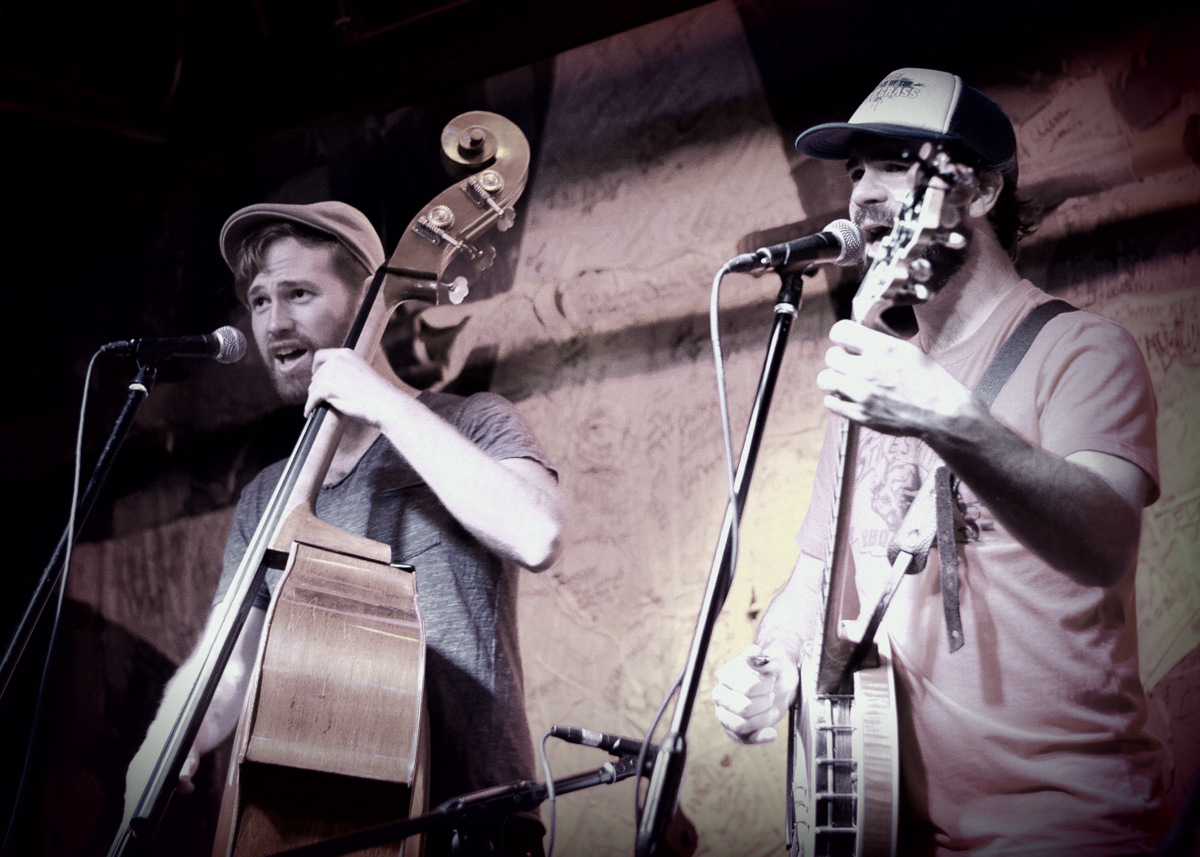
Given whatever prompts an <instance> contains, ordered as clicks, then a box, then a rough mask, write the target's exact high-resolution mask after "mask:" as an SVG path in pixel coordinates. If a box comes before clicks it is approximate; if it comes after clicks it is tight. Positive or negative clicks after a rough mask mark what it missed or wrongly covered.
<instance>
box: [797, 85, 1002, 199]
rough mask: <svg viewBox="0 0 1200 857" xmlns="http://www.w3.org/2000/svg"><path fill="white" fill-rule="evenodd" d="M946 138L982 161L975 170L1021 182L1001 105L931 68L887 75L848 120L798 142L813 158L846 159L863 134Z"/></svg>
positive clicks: (810, 132) (809, 132)
mask: <svg viewBox="0 0 1200 857" xmlns="http://www.w3.org/2000/svg"><path fill="white" fill-rule="evenodd" d="M863 134H869V135H875V136H881V137H902V138H906V139H916V140H945V141H948V142H952V143H957V144H959V145H960V146H962V147H964V148H966V149H967V150H968V151H969V152H971V153H972V154H974V155H975V156H976V157H978V158H979V163H978V164H976V165H974V166H979V167H985V168H988V169H994V170H997V171H999V172H1000V173H1001V174H1002V175H1004V176H1005V177H1006V178H1007V179H1009V181H1011V182H1012V183H1013V184H1016V181H1017V138H1016V135H1015V134H1014V133H1013V126H1012V122H1011V121H1010V120H1009V118H1008V116H1007V115H1005V113H1004V111H1003V110H1001V109H1000V106H999V105H998V104H996V102H994V101H992V100H991V99H990V98H988V97H987V96H986V95H984V94H983V93H982V92H980V91H979V90H978V89H975V88H973V87H970V86H967V85H966V84H964V83H963V81H962V78H961V77H959V76H958V75H956V74H950V73H949V72H945V71H934V70H933V69H927V68H902V69H898V70H897V71H894V72H892V73H891V74H889V75H888V76H887V77H885V78H884V79H883V80H882V81H881V82H880V83H879V85H878V86H876V87H875V89H874V90H873V91H872V92H871V94H870V95H868V96H867V99H866V101H864V102H863V103H862V104H861V105H859V108H858V109H857V110H855V111H854V115H853V116H851V117H850V120H849V121H848V122H828V123H825V124H823V125H815V126H813V127H812V128H809V129H808V130H807V131H805V132H804V133H803V134H801V135H800V136H799V137H797V138H796V148H797V149H798V150H799V151H800V153H801V154H804V155H808V156H809V157H810V158H820V159H823V160H842V159H844V158H848V157H849V156H850V152H851V148H852V147H853V145H854V141H855V139H856V138H858V137H859V136H860V135H863Z"/></svg>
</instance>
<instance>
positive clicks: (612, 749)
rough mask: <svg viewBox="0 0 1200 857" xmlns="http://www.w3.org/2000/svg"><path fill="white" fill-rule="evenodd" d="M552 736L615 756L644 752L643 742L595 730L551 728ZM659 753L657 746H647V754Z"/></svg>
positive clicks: (634, 754)
mask: <svg viewBox="0 0 1200 857" xmlns="http://www.w3.org/2000/svg"><path fill="white" fill-rule="evenodd" d="M550 734H551V735H552V736H554V737H555V738H561V739H562V740H564V741H566V742H567V743H568V744H583V745H584V746H585V747H599V748H600V749H601V750H605V751H607V752H608V753H610V754H611V755H613V756H636V755H637V754H638V753H640V752H642V742H641V741H636V740H634V739H633V738H622V737H621V736H620V735H609V734H607V733H605V732H597V731H596V730H594V729H576V728H575V727H574V726H551V727H550ZM657 752H658V745H657V744H647V745H646V753H647V755H649V754H651V753H657Z"/></svg>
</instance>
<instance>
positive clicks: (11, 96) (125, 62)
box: [0, 0, 702, 168]
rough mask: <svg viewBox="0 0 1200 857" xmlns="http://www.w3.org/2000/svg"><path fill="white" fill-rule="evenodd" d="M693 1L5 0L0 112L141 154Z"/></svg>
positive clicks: (535, 56) (317, 111) (247, 129)
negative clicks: (15, 0)
mask: <svg viewBox="0 0 1200 857" xmlns="http://www.w3.org/2000/svg"><path fill="white" fill-rule="evenodd" d="M698 5H702V4H701V3H699V2H695V0H610V2H605V3H587V2H585V3H581V2H570V0H565V2H564V0H407V2H388V0H174V2H165V1H164V0H127V2H122V3H114V2H99V3H96V2H89V0H66V2H62V3H53V4H49V3H32V2H25V3H13V2H3V3H0V113H2V120H0V121H2V122H3V131H4V132H5V135H6V139H7V140H8V143H9V145H10V146H13V145H17V146H20V145H22V144H25V145H32V144H34V143H40V144H42V145H47V146H52V147H55V146H65V145H66V144H67V143H68V142H69V145H70V148H71V149H73V150H75V151H76V152H79V153H80V154H82V156H83V157H84V158H86V159H88V160H93V161H99V160H100V159H104V160H105V161H106V162H111V161H112V159H114V158H117V156H118V155H119V153H121V152H123V153H125V156H126V158H127V159H129V160H130V161H131V162H132V163H133V164H140V165H141V166H142V167H143V168H144V167H145V166H148V165H152V164H154V163H155V162H157V161H159V160H160V159H162V158H164V157H171V158H180V157H186V156H189V155H195V154H199V153H202V152H204V151H206V150H210V149H212V148H214V147H220V146H225V145H230V144H233V143H236V142H239V141H242V140H245V139H248V138H254V137H260V136H263V135H265V134H269V133H272V132H275V131H278V130H281V129H284V128H287V127H292V126H295V125H297V124H300V123H303V122H306V121H310V120H312V119H315V118H319V117H322V116H326V115H329V114H331V113H334V112H341V111H346V110H355V109H365V110H387V109H389V108H391V107H394V106H396V105H401V104H406V103H409V102H412V101H415V100H420V99H425V98H430V97H435V96H436V95H437V93H438V91H439V90H444V91H449V90H452V89H454V88H455V87H456V86H459V85H462V84H463V83H465V82H470V81H477V80H480V79H483V78H485V77H487V76H489V75H492V74H496V73H498V72H501V71H505V70H508V69H512V68H516V67H519V66H522V65H526V64H529V63H532V62H535V61H537V60H540V59H543V58H546V57H549V56H552V55H554V54H555V53H558V52H560V51H563V50H566V49H569V48H571V47H575V46H578V45H581V44H584V43H587V42H590V41H594V40H597V39H600V38H604V37H606V36H609V35H612V34H613V33H616V32H620V31H622V30H626V29H629V28H631V27H635V26H639V25H641V24H644V23H647V22H650V21H653V20H657V19H659V18H662V17H664V16H667V15H671V14H675V13H677V12H680V11H683V10H685V9H688V8H691V7H694V6H698ZM81 137H82V138H85V139H86V141H87V142H88V144H89V145H90V146H93V147H94V149H93V151H92V152H91V154H90V155H89V154H87V153H84V152H83V151H82V147H81V146H80V145H79V144H80V143H81V142H82V140H81V139H80V138H81ZM118 160H119V158H118ZM147 162H149V163H147ZM68 166H69V165H68ZM127 166H129V165H127Z"/></svg>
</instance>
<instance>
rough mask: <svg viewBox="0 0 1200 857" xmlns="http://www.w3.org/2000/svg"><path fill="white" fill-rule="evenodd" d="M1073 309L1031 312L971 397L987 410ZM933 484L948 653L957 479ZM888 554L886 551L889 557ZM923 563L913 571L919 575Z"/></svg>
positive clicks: (943, 471) (940, 475) (941, 471)
mask: <svg viewBox="0 0 1200 857" xmlns="http://www.w3.org/2000/svg"><path fill="white" fill-rule="evenodd" d="M1074 309H1075V307H1073V306H1071V304H1069V303H1067V302H1066V301H1063V300H1052V301H1049V302H1048V303H1044V304H1042V305H1041V306H1039V307H1037V308H1035V309H1034V310H1033V311H1032V312H1031V313H1029V315H1027V316H1025V318H1024V319H1022V321H1021V323H1020V324H1019V325H1017V328H1016V330H1014V331H1013V332H1012V333H1011V334H1010V335H1009V337H1008V339H1006V340H1005V341H1004V344H1003V345H1001V346H1000V349H999V350H998V351H997V352H996V355H995V356H994V357H993V358H992V362H991V363H989V364H988V367H987V369H986V370H984V373H983V377H982V378H980V379H979V383H978V384H976V385H975V395H977V396H978V397H979V398H980V399H981V400H982V401H983V404H984V406H985V407H987V408H989V409H990V408H991V407H992V404H993V403H994V402H995V401H996V396H998V395H999V394H1000V390H1001V389H1003V387H1004V384H1005V383H1006V382H1007V381H1008V379H1009V376H1011V375H1012V373H1013V371H1014V370H1015V369H1016V368H1017V364H1019V363H1020V362H1021V359H1022V358H1023V357H1024V356H1025V352H1027V351H1028V350H1029V346H1030V345H1032V344H1033V341H1034V340H1035V339H1037V335H1038V333H1040V332H1041V330H1042V328H1043V327H1044V326H1045V325H1046V322H1048V321H1050V319H1052V318H1054V317H1056V316H1058V315H1061V314H1062V313H1064V312H1071V311H1072V310H1074ZM930 478H931V479H933V480H934V492H933V493H934V503H935V509H936V521H935V524H936V530H935V531H936V538H937V546H938V561H939V564H940V569H939V572H940V583H941V590H942V612H943V613H944V614H945V617H946V634H947V636H948V638H949V644H950V651H951V652H956V651H958V650H959V649H961V648H962V645H963V630H962V616H961V615H960V613H959V605H958V546H957V542H956V539H955V533H954V495H955V493H956V492H957V490H958V477H957V476H955V475H954V474H953V473H952V472H951V471H950V468H949V467H947V466H946V465H944V464H943V465H940V466H938V467H937V468H936V469H935V470H934V472H933V474H932V475H931V476H930ZM890 554H891V550H889V555H890ZM922 567H924V562H922V563H921V564H920V566H918V567H916V568H914V569H913V570H914V571H920V570H921V568H922Z"/></svg>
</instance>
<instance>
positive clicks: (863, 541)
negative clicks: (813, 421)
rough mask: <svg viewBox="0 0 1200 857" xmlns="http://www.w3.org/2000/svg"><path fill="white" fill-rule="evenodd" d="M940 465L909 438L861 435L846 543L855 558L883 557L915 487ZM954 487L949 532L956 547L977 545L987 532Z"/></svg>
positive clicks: (976, 506)
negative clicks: (851, 521)
mask: <svg viewBox="0 0 1200 857" xmlns="http://www.w3.org/2000/svg"><path fill="white" fill-rule="evenodd" d="M938 463H940V461H939V459H938V457H937V456H936V455H935V454H934V453H933V451H932V450H931V449H930V448H929V447H928V446H926V445H925V444H924V443H922V442H921V441H919V440H917V439H916V438H911V437H890V436H888V435H882V434H878V433H875V432H863V433H862V434H861V435H860V438H859V455H858V462H857V470H856V474H855V497H856V498H861V499H856V501H855V504H854V505H855V510H856V514H855V515H854V518H855V520H854V524H853V525H852V531H853V532H852V538H853V544H854V549H855V551H856V552H859V553H862V554H866V555H869V556H873V557H886V556H887V548H888V545H889V544H890V543H891V541H892V537H893V535H894V534H895V532H896V529H897V528H898V527H899V526H900V522H901V521H903V520H904V516H905V515H906V514H907V513H908V509H909V507H910V506H911V505H912V502H913V498H914V497H915V496H916V495H917V494H918V493H919V492H920V490H921V485H922V484H923V483H924V481H925V479H926V477H927V476H928V475H929V474H930V473H931V472H932V470H933V467H934V466H935V465H936V464H938ZM963 489H964V486H961V485H959V486H958V488H957V489H956V490H955V492H954V532H955V538H956V540H957V541H958V543H959V544H967V543H969V542H978V541H979V540H980V537H981V535H982V533H983V532H984V531H986V530H991V529H993V527H994V525H993V523H992V522H991V521H990V520H988V519H986V518H984V513H985V510H984V508H983V506H982V505H981V504H980V503H979V500H978V498H976V497H975V495H974V494H973V493H971V492H970V491H965V490H963Z"/></svg>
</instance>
